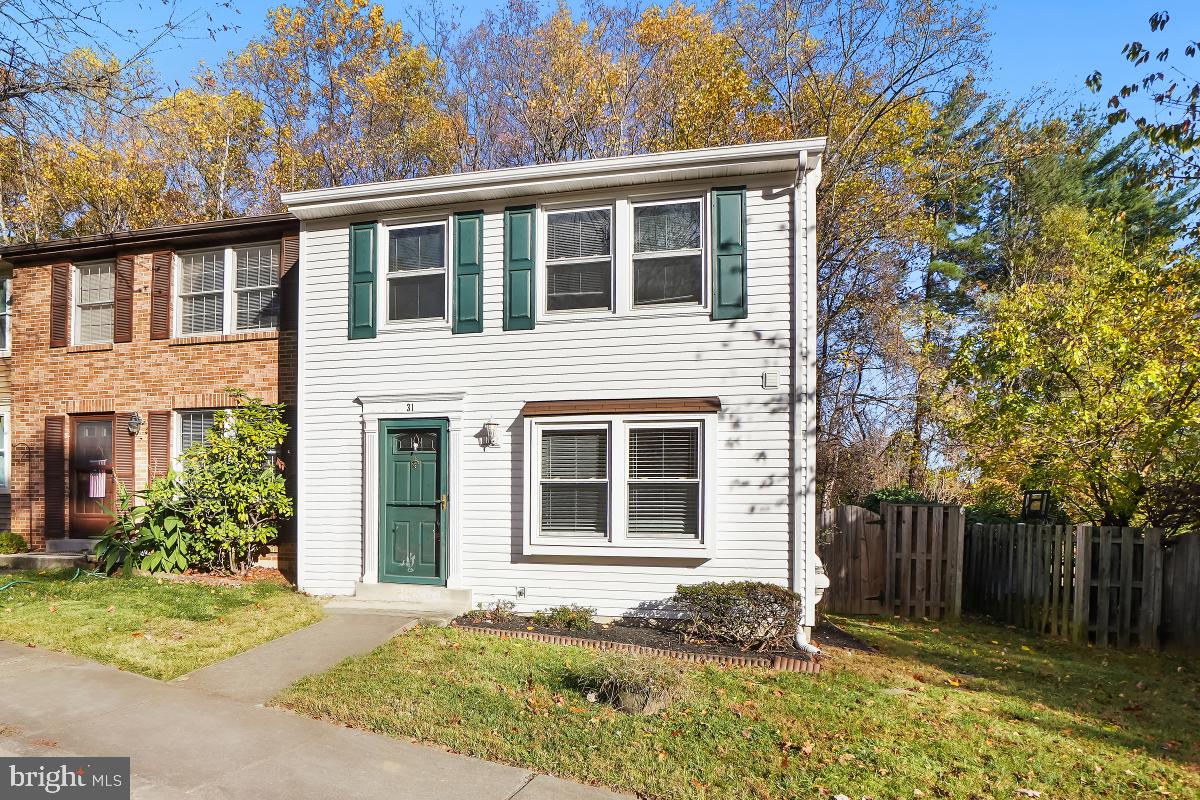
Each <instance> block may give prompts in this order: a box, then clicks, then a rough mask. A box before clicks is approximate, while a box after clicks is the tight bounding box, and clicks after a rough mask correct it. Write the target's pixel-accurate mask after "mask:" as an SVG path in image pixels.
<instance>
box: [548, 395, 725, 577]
mask: <svg viewBox="0 0 1200 800" xmlns="http://www.w3.org/2000/svg"><path fill="white" fill-rule="evenodd" d="M716 424H717V423H716V416H715V415H697V416H694V417H674V416H672V417H671V418H669V419H665V418H662V417H659V416H657V415H650V414H643V415H626V416H621V415H617V416H611V417H596V416H580V417H571V418H548V417H535V418H532V419H527V420H526V434H527V439H526V441H527V447H528V449H527V459H528V462H529V463H528V465H527V466H528V469H527V471H526V475H528V476H529V480H528V484H527V487H526V488H527V493H528V504H527V515H526V517H527V518H526V523H527V536H526V540H525V551H526V552H527V553H531V554H539V553H542V554H550V553H578V554H584V553H587V554H591V555H630V554H640V555H664V556H681V555H682V556H689V555H690V556H692V557H707V555H708V554H709V552H710V551H711V548H712V545H713V530H712V519H713V506H712V500H711V495H712V489H713V488H714V480H715V475H714V471H715V467H714V463H715V449H714V438H715V435H716V431H715V429H716Z"/></svg>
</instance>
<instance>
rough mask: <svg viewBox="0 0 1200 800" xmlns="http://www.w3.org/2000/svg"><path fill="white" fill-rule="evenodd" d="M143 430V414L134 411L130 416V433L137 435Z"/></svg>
mask: <svg viewBox="0 0 1200 800" xmlns="http://www.w3.org/2000/svg"><path fill="white" fill-rule="evenodd" d="M141 430H142V415H141V414H139V413H138V412H136V411H135V412H133V414H132V415H131V416H130V417H129V435H130V436H137V435H138V434H139V433H140V432H141Z"/></svg>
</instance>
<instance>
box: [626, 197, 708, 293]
mask: <svg viewBox="0 0 1200 800" xmlns="http://www.w3.org/2000/svg"><path fill="white" fill-rule="evenodd" d="M703 220H704V214H703V204H702V203H701V201H700V200H699V199H698V198H696V199H689V200H666V201H661V202H652V203H638V204H635V205H634V206H633V304H634V305H635V306H654V305H667V304H676V303H678V304H683V303H688V304H691V303H700V302H702V292H703V287H704V246H703V245H704V222H703Z"/></svg>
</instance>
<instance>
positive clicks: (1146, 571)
mask: <svg viewBox="0 0 1200 800" xmlns="http://www.w3.org/2000/svg"><path fill="white" fill-rule="evenodd" d="M1162 596H1163V546H1162V531H1160V530H1158V529H1157V528H1147V529H1146V533H1145V535H1144V536H1143V537H1142V608H1141V612H1142V613H1141V619H1139V620H1138V646H1139V647H1141V648H1143V649H1145V650H1154V649H1157V648H1158V625H1159V621H1160V620H1161V619H1162Z"/></svg>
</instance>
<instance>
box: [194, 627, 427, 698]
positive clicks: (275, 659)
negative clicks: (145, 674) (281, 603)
mask: <svg viewBox="0 0 1200 800" xmlns="http://www.w3.org/2000/svg"><path fill="white" fill-rule="evenodd" d="M416 622H417V618H416V617H415V616H406V615H397V614H371V613H361V612H350V611H335V610H332V609H327V610H326V612H325V617H324V619H322V620H321V621H320V622H318V623H316V624H315V625H309V626H308V627H307V628H301V629H300V630H298V631H294V632H292V633H289V634H288V635H286V636H281V637H279V638H278V639H272V640H271V641H269V642H267V643H266V644H262V645H259V646H258V647H255V648H253V649H250V650H247V651H246V652H244V653H239V654H238V655H236V656H234V657H233V658H229V659H226V660H225V661H220V662H217V663H216V664H212V665H210V666H207V667H204V668H203V669H198V670H196V671H195V672H192V673H190V674H188V675H184V676H182V677H180V678H176V679H175V680H176V682H179V683H187V685H188V686H189V687H190V688H192V689H199V690H202V691H205V692H209V693H211V694H219V695H221V696H222V697H229V698H232V699H234V700H241V701H243V702H246V703H265V702H266V701H267V700H269V699H271V698H272V697H274V696H275V695H276V694H278V693H279V692H280V690H282V689H284V688H286V687H288V686H290V685H292V684H293V683H295V682H296V681H298V680H300V679H301V678H303V677H304V676H305V675H315V674H316V673H318V672H324V671H325V670H327V669H329V668H330V667H332V666H333V665H334V664H336V663H338V662H339V661H341V660H342V659H345V658H349V657H350V656H356V655H360V654H361V653H366V652H369V651H371V650H374V649H375V648H376V647H378V646H379V645H381V644H383V643H384V642H386V641H388V640H389V639H391V638H392V637H393V636H395V635H396V634H398V633H400V632H402V631H404V630H406V629H408V628H410V627H412V626H413V625H414V624H416Z"/></svg>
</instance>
